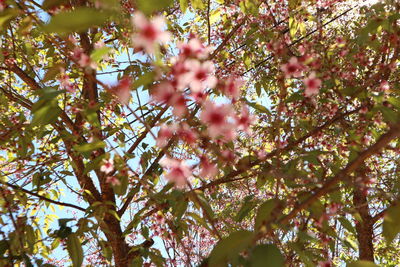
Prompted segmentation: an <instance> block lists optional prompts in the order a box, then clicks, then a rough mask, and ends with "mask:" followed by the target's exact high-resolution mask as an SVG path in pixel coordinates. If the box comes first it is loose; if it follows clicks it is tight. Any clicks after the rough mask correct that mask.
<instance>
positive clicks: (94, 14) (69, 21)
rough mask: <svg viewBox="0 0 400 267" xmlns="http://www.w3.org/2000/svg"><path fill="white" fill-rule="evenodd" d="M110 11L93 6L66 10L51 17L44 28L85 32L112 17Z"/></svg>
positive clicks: (57, 31) (66, 31) (63, 31)
mask: <svg viewBox="0 0 400 267" xmlns="http://www.w3.org/2000/svg"><path fill="white" fill-rule="evenodd" d="M110 15H111V14H110V12H104V11H100V10H96V9H93V8H87V7H81V8H77V9H75V10H73V11H64V12H60V13H59V14H57V15H55V16H54V17H52V18H51V20H50V23H49V24H47V25H46V26H45V27H44V28H45V30H47V31H49V32H56V33H61V34H63V33H64V34H65V33H69V32H83V31H85V30H87V29H89V28H90V27H94V26H100V25H102V24H104V23H105V22H106V21H107V19H108V18H109V17H110Z"/></svg>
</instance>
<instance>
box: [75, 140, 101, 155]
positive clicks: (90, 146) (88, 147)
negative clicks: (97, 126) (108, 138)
mask: <svg viewBox="0 0 400 267" xmlns="http://www.w3.org/2000/svg"><path fill="white" fill-rule="evenodd" d="M105 147H106V143H105V142H104V141H95V142H92V143H86V144H82V145H75V146H74V149H75V150H76V151H78V152H81V153H84V152H90V151H93V150H96V149H99V148H105Z"/></svg>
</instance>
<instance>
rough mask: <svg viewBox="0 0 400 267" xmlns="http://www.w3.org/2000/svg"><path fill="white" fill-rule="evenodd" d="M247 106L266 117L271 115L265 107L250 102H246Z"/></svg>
mask: <svg viewBox="0 0 400 267" xmlns="http://www.w3.org/2000/svg"><path fill="white" fill-rule="evenodd" d="M247 104H248V105H249V106H250V107H252V108H254V109H256V110H258V111H260V112H262V113H266V114H268V115H271V112H270V111H269V110H268V109H267V108H266V107H264V106H263V105H260V104H258V103H252V102H247Z"/></svg>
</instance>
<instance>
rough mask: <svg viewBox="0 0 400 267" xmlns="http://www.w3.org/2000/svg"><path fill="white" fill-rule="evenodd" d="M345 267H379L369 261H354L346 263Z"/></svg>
mask: <svg viewBox="0 0 400 267" xmlns="http://www.w3.org/2000/svg"><path fill="white" fill-rule="evenodd" d="M346 266H347V267H379V266H378V265H376V264H375V263H373V262H370V261H354V262H351V263H348V264H347V265H346Z"/></svg>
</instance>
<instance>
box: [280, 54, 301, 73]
mask: <svg viewBox="0 0 400 267" xmlns="http://www.w3.org/2000/svg"><path fill="white" fill-rule="evenodd" d="M302 69H303V66H302V65H301V64H300V63H299V61H298V59H297V57H292V58H290V60H289V62H288V63H286V64H284V65H282V66H281V70H282V71H283V72H284V73H285V77H286V78H290V77H299V76H300V75H301V72H302Z"/></svg>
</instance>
